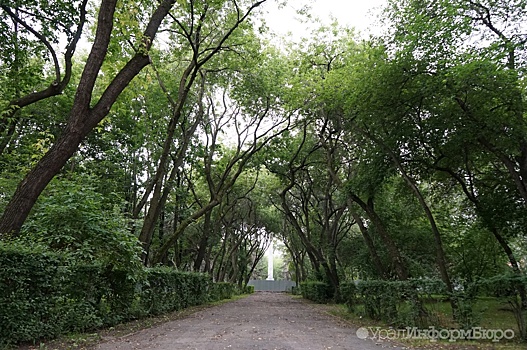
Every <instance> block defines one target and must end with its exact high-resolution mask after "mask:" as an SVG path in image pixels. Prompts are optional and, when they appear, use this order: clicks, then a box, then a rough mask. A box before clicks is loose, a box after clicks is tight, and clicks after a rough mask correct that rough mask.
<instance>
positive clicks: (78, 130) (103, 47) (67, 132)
mask: <svg viewBox="0 0 527 350" xmlns="http://www.w3.org/2000/svg"><path fill="white" fill-rule="evenodd" d="M175 1H176V0H165V1H163V2H162V3H161V4H160V5H159V7H158V8H157V9H156V10H155V12H154V14H153V15H152V17H151V19H150V22H149V23H148V25H147V28H146V30H145V32H144V38H145V39H144V46H145V48H146V49H147V50H148V49H149V48H150V47H151V45H152V42H153V39H154V37H155V35H156V33H157V30H158V28H159V26H160V25H161V22H162V20H163V19H164V18H165V16H166V15H167V14H168V12H169V10H170V8H171V7H172V5H173V4H174V3H175ZM116 2H117V0H103V1H102V3H101V7H100V9H99V15H98V22H97V31H96V34H95V40H94V43H93V46H92V50H91V52H90V54H89V56H88V59H87V61H86V65H85V67H84V71H83V73H82V76H81V79H80V82H79V85H78V87H77V93H76V95H75V99H74V102H73V107H72V110H71V113H70V116H69V119H68V122H67V124H66V127H65V129H64V131H63V133H62V134H61V136H59V137H58V139H57V141H56V142H55V143H54V144H53V146H52V147H51V148H50V149H49V151H48V152H47V153H46V154H45V155H44V157H42V159H41V160H40V161H39V162H38V163H37V164H36V166H35V167H34V168H33V169H32V170H31V171H30V172H29V173H28V174H27V175H26V177H25V178H24V180H22V182H21V183H20V184H19V185H18V187H17V189H16V191H15V193H14V195H13V196H12V198H11V200H10V201H9V203H8V204H7V206H6V209H5V211H4V213H3V215H2V217H1V218H0V235H13V236H16V235H18V234H19V233H20V229H21V228H22V225H23V223H24V221H25V220H26V218H27V216H28V215H29V213H30V211H31V209H32V208H33V206H34V204H35V202H36V200H37V199H38V197H39V196H40V194H41V193H42V191H43V190H44V188H46V186H47V185H48V183H49V182H50V181H51V179H53V177H54V176H55V175H56V174H58V173H59V171H60V170H61V169H62V167H63V166H64V165H65V164H66V162H67V161H68V159H70V157H71V156H72V155H73V154H74V153H75V151H76V150H77V148H78V146H79V145H80V143H81V142H82V140H83V139H84V138H85V137H86V136H87V135H88V133H90V132H91V130H93V128H95V126H97V124H98V123H99V122H100V121H101V120H102V119H103V118H104V117H105V116H106V115H108V112H109V111H110V108H111V107H112V105H113V104H114V103H115V101H116V100H117V98H118V97H119V95H120V94H121V92H122V91H123V90H124V89H125V88H126V86H128V84H129V83H130V82H131V81H132V79H133V78H134V77H135V76H136V75H137V74H139V72H140V71H141V70H142V69H143V68H144V67H145V66H147V65H148V64H149V63H150V59H149V57H148V55H147V54H145V53H143V52H138V53H136V55H135V56H134V57H133V58H131V59H130V61H128V63H127V64H126V65H125V66H124V67H123V68H122V69H121V71H119V73H118V74H117V75H116V77H115V78H114V79H113V80H112V82H111V83H110V84H109V86H108V87H107V88H106V90H105V91H104V92H103V94H102V96H101V98H100V99H99V101H98V102H97V104H96V105H95V106H93V107H92V108H91V107H90V105H91V100H92V92H93V89H94V86H95V82H96V80H97V76H98V74H99V71H100V68H101V66H102V63H103V61H104V58H105V57H106V52H107V49H108V45H109V43H110V38H111V34H112V30H113V16H114V12H115V6H116Z"/></svg>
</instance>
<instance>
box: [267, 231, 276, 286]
mask: <svg viewBox="0 0 527 350" xmlns="http://www.w3.org/2000/svg"><path fill="white" fill-rule="evenodd" d="M273 258H274V252H273V241H272V240H271V244H270V245H269V249H268V250H267V280H268V281H274V278H273Z"/></svg>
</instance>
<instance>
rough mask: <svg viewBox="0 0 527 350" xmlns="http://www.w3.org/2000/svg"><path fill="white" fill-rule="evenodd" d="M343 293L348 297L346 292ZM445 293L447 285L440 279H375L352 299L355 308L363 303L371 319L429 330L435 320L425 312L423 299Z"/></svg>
mask: <svg viewBox="0 0 527 350" xmlns="http://www.w3.org/2000/svg"><path fill="white" fill-rule="evenodd" d="M342 293H343V298H346V297H347V296H345V295H344V293H345V292H344V291H342ZM444 293H445V287H444V284H443V283H442V282H441V281H437V280H408V281H384V280H372V281H361V282H359V283H357V286H356V294H355V295H354V296H352V297H348V298H350V299H351V300H352V301H351V302H352V303H353V305H356V304H357V303H361V304H363V305H364V313H365V316H367V317H369V318H371V319H374V320H382V321H384V322H386V323H388V324H390V325H393V326H403V327H410V326H421V327H427V326H429V325H430V324H431V323H434V322H435V320H434V319H433V318H432V317H431V316H432V315H431V314H430V312H429V311H428V310H426V309H425V307H424V303H423V300H424V299H426V298H430V297H431V295H433V294H443V295H444ZM348 303H350V301H348ZM348 307H349V306H348Z"/></svg>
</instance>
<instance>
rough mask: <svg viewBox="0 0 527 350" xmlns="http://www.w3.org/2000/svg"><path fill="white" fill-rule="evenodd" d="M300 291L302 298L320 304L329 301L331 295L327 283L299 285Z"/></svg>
mask: <svg viewBox="0 0 527 350" xmlns="http://www.w3.org/2000/svg"><path fill="white" fill-rule="evenodd" d="M300 291H301V293H302V297H303V298H305V299H309V300H311V301H314V302H316V303H320V304H323V303H327V302H328V301H330V300H331V297H332V294H333V293H332V292H331V288H330V286H329V285H328V284H327V283H324V282H318V281H307V282H302V283H300Z"/></svg>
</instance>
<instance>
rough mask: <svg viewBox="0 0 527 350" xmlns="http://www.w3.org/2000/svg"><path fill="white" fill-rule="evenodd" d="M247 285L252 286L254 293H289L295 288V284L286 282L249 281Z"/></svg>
mask: <svg viewBox="0 0 527 350" xmlns="http://www.w3.org/2000/svg"><path fill="white" fill-rule="evenodd" d="M247 285H249V286H254V291H255V292H290V291H291V290H292V289H293V287H296V282H295V281H286V280H279V281H269V280H250V281H249V283H248V284H247Z"/></svg>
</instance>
